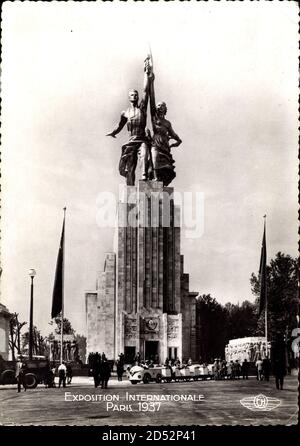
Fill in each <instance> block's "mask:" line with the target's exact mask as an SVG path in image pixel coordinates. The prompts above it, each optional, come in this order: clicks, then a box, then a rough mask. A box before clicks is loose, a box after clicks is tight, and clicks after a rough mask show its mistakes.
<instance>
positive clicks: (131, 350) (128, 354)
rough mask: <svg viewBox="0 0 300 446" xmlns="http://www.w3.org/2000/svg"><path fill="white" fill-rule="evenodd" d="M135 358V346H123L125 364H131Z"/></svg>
mask: <svg viewBox="0 0 300 446" xmlns="http://www.w3.org/2000/svg"><path fill="white" fill-rule="evenodd" d="M134 358H135V347H125V348H124V361H125V363H126V364H133V363H134Z"/></svg>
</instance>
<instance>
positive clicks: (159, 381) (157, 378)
mask: <svg viewBox="0 0 300 446" xmlns="http://www.w3.org/2000/svg"><path fill="white" fill-rule="evenodd" d="M155 381H156V382H157V383H161V375H160V374H158V375H157V376H156V378H155Z"/></svg>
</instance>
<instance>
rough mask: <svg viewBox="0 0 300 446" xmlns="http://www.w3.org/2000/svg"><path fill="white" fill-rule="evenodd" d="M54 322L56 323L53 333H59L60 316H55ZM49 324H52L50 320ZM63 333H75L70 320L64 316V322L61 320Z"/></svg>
mask: <svg viewBox="0 0 300 446" xmlns="http://www.w3.org/2000/svg"><path fill="white" fill-rule="evenodd" d="M54 322H55V324H56V328H55V329H54V332H55V334H61V318H60V317H55V318H54ZM50 325H53V321H51V322H50ZM63 334H66V335H74V334H75V330H74V329H73V328H72V324H71V322H70V321H69V319H67V318H65V317H64V322H63Z"/></svg>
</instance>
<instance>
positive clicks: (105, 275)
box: [85, 252, 116, 358]
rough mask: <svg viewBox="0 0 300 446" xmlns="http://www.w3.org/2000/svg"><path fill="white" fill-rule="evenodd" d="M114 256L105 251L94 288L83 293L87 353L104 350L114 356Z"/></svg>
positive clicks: (109, 355) (108, 355) (111, 356)
mask: <svg viewBox="0 0 300 446" xmlns="http://www.w3.org/2000/svg"><path fill="white" fill-rule="evenodd" d="M115 277H116V256H115V254H114V253H113V252H110V253H106V255H105V262H104V271H103V272H101V273H99V275H98V278H97V284H96V290H95V291H87V292H86V293H85V303H86V318H87V355H88V354H89V353H91V352H101V353H102V352H105V353H106V356H107V357H108V358H114V345H115V294H116V293H115Z"/></svg>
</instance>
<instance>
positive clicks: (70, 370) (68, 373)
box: [67, 364, 73, 384]
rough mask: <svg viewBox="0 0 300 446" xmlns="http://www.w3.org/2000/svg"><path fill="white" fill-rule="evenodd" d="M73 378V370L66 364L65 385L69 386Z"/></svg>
mask: <svg viewBox="0 0 300 446" xmlns="http://www.w3.org/2000/svg"><path fill="white" fill-rule="evenodd" d="M72 378H73V370H72V367H71V364H67V384H71V382H72Z"/></svg>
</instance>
